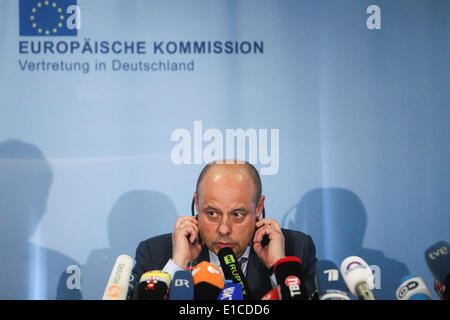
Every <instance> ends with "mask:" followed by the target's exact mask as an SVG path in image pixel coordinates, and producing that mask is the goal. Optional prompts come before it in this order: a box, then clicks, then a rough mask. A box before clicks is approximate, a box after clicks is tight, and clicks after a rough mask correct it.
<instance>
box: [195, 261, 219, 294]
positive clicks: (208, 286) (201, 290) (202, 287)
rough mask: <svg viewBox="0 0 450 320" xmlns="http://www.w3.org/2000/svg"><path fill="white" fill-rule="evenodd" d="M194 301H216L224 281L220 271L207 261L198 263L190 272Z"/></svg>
mask: <svg viewBox="0 0 450 320" xmlns="http://www.w3.org/2000/svg"><path fill="white" fill-rule="evenodd" d="M192 278H193V280H194V300H216V299H217V297H218V296H219V294H220V290H222V289H223V287H224V281H223V276H222V273H221V272H220V269H219V268H218V267H216V266H215V265H213V264H212V263H209V262H207V261H203V262H200V263H199V264H198V265H197V266H196V267H195V268H194V270H192Z"/></svg>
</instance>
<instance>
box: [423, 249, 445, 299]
mask: <svg viewBox="0 0 450 320" xmlns="http://www.w3.org/2000/svg"><path fill="white" fill-rule="evenodd" d="M449 250H450V244H449V243H448V242H446V241H438V242H436V243H435V244H433V245H432V246H430V247H429V248H428V249H427V250H425V261H426V263H427V266H428V269H429V270H430V272H431V274H432V275H433V277H434V279H435V280H437V282H439V284H441V285H442V286H444V287H445V288H446V289H445V292H444V293H443V297H444V299H445V300H448V299H449V296H450V292H449V289H448V288H449V286H450V253H449Z"/></svg>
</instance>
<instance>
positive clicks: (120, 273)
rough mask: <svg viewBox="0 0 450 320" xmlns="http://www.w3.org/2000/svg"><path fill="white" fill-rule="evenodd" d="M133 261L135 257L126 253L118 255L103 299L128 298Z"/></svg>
mask: <svg viewBox="0 0 450 320" xmlns="http://www.w3.org/2000/svg"><path fill="white" fill-rule="evenodd" d="M133 263H134V261H133V259H132V258H131V257H130V256H128V255H126V254H122V255H120V256H118V257H117V259H116V262H115V263H114V266H113V269H112V271H111V275H110V276H109V279H108V283H107V284H106V288H105V291H104V293H103V300H126V299H127V293H128V283H129V281H130V274H131V269H132V268H133Z"/></svg>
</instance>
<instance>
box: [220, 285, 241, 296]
mask: <svg viewBox="0 0 450 320" xmlns="http://www.w3.org/2000/svg"><path fill="white" fill-rule="evenodd" d="M217 300H244V293H243V290H242V286H241V285H240V284H239V283H232V284H229V285H227V286H226V287H225V288H223V289H222V291H221V292H220V294H219V297H218V298H217Z"/></svg>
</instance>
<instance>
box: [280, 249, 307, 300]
mask: <svg viewBox="0 0 450 320" xmlns="http://www.w3.org/2000/svg"><path fill="white" fill-rule="evenodd" d="M273 272H274V274H275V278H276V280H277V283H278V285H279V287H280V297H281V300H307V299H308V294H307V292H306V287H305V284H304V282H303V265H302V262H301V260H300V259H299V258H297V257H286V258H282V259H280V260H278V261H277V262H275V264H274V265H273Z"/></svg>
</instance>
